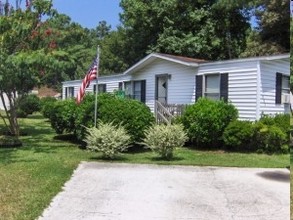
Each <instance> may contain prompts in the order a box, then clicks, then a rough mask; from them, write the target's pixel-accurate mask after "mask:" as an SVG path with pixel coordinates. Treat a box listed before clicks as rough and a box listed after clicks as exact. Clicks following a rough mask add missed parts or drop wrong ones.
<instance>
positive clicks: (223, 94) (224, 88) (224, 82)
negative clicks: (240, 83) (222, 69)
mask: <svg viewBox="0 0 293 220" xmlns="http://www.w3.org/2000/svg"><path fill="white" fill-rule="evenodd" d="M228 80H229V75H228V73H223V74H221V75H220V99H223V100H224V102H228Z"/></svg>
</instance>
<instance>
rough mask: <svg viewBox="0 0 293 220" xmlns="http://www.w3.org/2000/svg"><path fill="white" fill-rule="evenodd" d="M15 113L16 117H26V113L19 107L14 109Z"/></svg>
mask: <svg viewBox="0 0 293 220" xmlns="http://www.w3.org/2000/svg"><path fill="white" fill-rule="evenodd" d="M16 115H17V117H18V118H26V117H27V113H26V112H24V111H23V110H21V109H19V108H17V109H16Z"/></svg>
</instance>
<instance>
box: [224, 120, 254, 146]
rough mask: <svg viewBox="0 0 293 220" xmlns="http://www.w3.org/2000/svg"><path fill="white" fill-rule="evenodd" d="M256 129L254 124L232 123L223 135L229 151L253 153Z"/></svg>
mask: <svg viewBox="0 0 293 220" xmlns="http://www.w3.org/2000/svg"><path fill="white" fill-rule="evenodd" d="M253 134H254V129H253V125H252V122H249V121H238V120H236V121H232V122H230V124H229V125H228V126H227V127H226V129H225V131H224V134H223V141H224V144H225V146H226V147H227V148H228V149H229V150H236V151H253V150H255V149H254V145H252V137H253Z"/></svg>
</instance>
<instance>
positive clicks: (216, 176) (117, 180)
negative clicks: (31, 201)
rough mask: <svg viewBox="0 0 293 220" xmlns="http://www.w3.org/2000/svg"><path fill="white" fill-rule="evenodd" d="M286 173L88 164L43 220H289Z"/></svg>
mask: <svg viewBox="0 0 293 220" xmlns="http://www.w3.org/2000/svg"><path fill="white" fill-rule="evenodd" d="M289 209H290V178H289V171H288V170H286V169H250V168H219V167H193V166H159V165H134V164H114V163H94V162H90V163H88V162H83V163H81V164H80V165H79V167H78V169H77V170H76V171H75V172H74V175H73V177H72V178H71V179H70V181H68V182H67V183H66V184H65V187H64V191H63V192H60V193H59V194H58V195H57V196H56V197H55V198H54V199H53V201H52V203H51V204H50V207H49V208H47V209H46V210H45V211H44V213H43V216H42V217H40V218H39V219H40V220H79V219H86V220H99V219H103V220H104V219H107V220H108V219H115V220H116V219H118V220H144V219H147V220H152V219H167V220H172V219H189V220H190V219H198V220H209V219H211V220H260V219H262V220H286V219H289V213H290V210H289Z"/></svg>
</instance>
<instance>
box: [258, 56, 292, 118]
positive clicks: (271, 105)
mask: <svg viewBox="0 0 293 220" xmlns="http://www.w3.org/2000/svg"><path fill="white" fill-rule="evenodd" d="M289 63H290V61H289V58H286V59H281V60H273V61H263V62H261V65H260V68H261V95H260V113H264V114H278V113H285V112H287V110H286V108H288V107H289V106H286V105H284V104H276V73H277V72H279V73H282V74H284V75H287V76H288V77H289V75H290V65H289Z"/></svg>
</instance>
